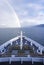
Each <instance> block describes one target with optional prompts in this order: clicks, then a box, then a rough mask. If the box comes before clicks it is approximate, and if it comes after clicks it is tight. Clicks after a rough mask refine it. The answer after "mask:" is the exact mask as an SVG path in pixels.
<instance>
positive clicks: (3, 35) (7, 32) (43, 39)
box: [0, 27, 44, 45]
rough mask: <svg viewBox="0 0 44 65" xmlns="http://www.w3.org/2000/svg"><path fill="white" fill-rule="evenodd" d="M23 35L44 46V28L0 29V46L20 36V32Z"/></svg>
mask: <svg viewBox="0 0 44 65" xmlns="http://www.w3.org/2000/svg"><path fill="white" fill-rule="evenodd" d="M21 30H22V31H23V32H24V33H23V34H24V35H26V36H27V37H30V38H31V39H33V40H35V41H36V42H38V43H40V44H42V45H44V27H29V28H22V29H21V28H0V45H1V44H3V43H4V42H6V41H8V40H10V39H12V38H14V37H16V36H18V35H20V31H21Z"/></svg>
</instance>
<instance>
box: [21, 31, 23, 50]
mask: <svg viewBox="0 0 44 65" xmlns="http://www.w3.org/2000/svg"><path fill="white" fill-rule="evenodd" d="M22 36H23V33H22V31H21V36H20V39H21V40H20V49H21V50H22V47H23V42H22Z"/></svg>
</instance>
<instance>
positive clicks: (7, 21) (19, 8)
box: [0, 0, 44, 27]
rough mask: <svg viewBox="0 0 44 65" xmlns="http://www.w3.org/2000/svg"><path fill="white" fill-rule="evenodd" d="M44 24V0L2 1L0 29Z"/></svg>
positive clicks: (0, 0)
mask: <svg viewBox="0 0 44 65" xmlns="http://www.w3.org/2000/svg"><path fill="white" fill-rule="evenodd" d="M38 24H44V0H0V27H27V26H33V25H38Z"/></svg>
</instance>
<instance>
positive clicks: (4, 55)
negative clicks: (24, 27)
mask: <svg viewBox="0 0 44 65" xmlns="http://www.w3.org/2000/svg"><path fill="white" fill-rule="evenodd" d="M12 61H21V63H22V62H23V61H29V62H30V61H32V64H33V62H42V63H43V64H44V46H42V45H40V44H39V43H37V42H36V41H34V40H32V39H30V38H28V37H26V36H24V35H23V33H22V31H21V34H20V36H17V37H15V38H13V39H11V40H9V41H7V42H5V43H4V44H2V45H1V46H0V62H9V63H11V62H12Z"/></svg>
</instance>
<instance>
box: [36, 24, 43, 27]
mask: <svg viewBox="0 0 44 65" xmlns="http://www.w3.org/2000/svg"><path fill="white" fill-rule="evenodd" d="M36 27H44V24H40V25H36Z"/></svg>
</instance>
